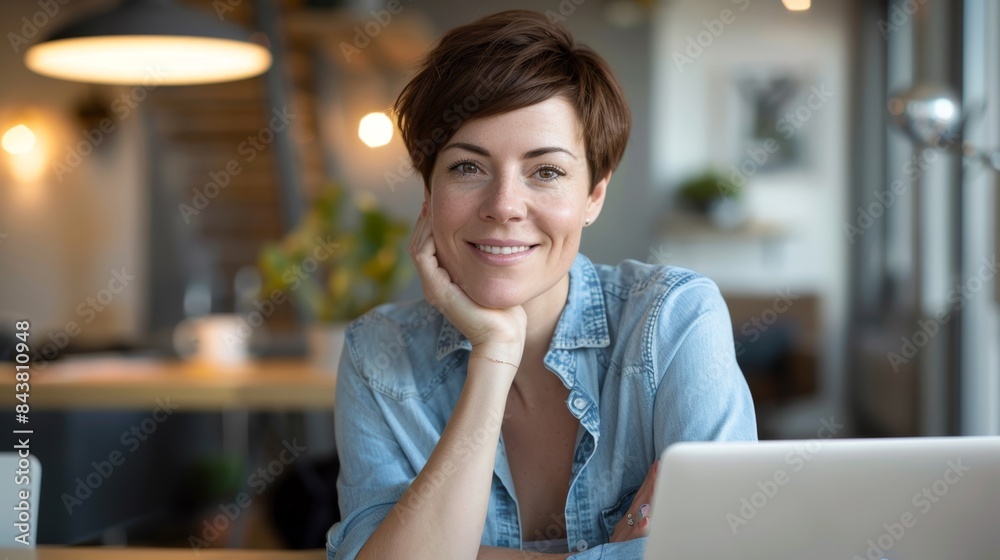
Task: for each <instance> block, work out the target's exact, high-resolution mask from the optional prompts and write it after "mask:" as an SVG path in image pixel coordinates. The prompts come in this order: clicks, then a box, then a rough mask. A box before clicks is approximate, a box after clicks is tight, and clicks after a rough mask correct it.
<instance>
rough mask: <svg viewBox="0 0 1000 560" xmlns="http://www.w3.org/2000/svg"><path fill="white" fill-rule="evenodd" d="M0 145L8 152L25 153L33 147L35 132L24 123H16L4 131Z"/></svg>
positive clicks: (14, 153)
mask: <svg viewBox="0 0 1000 560" xmlns="http://www.w3.org/2000/svg"><path fill="white" fill-rule="evenodd" d="M0 145H2V146H3V149H4V150H5V151H6V152H7V153H8V154H13V155H19V154H26V153H28V152H30V151H31V149H32V148H34V147H35V133H34V132H32V131H31V129H30V128H28V127H27V125H25V124H16V125H14V126H12V127H10V128H9V129H7V132H4V134H3V139H2V140H0Z"/></svg>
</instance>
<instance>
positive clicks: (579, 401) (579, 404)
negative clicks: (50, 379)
mask: <svg viewBox="0 0 1000 560" xmlns="http://www.w3.org/2000/svg"><path fill="white" fill-rule="evenodd" d="M573 408H575V409H577V410H583V409H584V408H587V401H585V400H584V399H583V397H577V398H575V399H573Z"/></svg>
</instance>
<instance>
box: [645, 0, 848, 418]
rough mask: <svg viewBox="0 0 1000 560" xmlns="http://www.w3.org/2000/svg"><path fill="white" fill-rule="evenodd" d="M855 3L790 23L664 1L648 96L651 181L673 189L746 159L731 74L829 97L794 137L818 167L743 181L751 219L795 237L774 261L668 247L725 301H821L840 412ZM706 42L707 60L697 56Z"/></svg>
mask: <svg viewBox="0 0 1000 560" xmlns="http://www.w3.org/2000/svg"><path fill="white" fill-rule="evenodd" d="M851 5H852V3H850V2H827V1H817V2H814V3H813V7H812V9H811V10H810V11H808V12H806V13H792V12H789V11H787V10H785V9H784V7H783V6H782V4H781V2H779V1H777V0H774V1H767V2H765V1H762V0H732V1H730V0H704V1H697V2H695V1H685V0H673V1H665V2H661V4H660V9H659V10H658V12H657V15H656V18H655V22H654V41H655V44H654V56H653V68H654V70H653V88H654V91H656V92H658V93H657V94H656V95H655V96H654V103H653V122H654V125H653V129H654V130H655V131H656V134H654V135H653V139H652V150H653V158H652V162H653V169H652V183H653V184H654V185H656V186H657V187H659V188H662V189H671V188H673V187H675V186H676V185H677V184H678V182H680V181H682V180H683V179H685V178H686V177H688V176H689V175H691V174H693V173H696V172H700V171H702V170H703V169H705V168H706V167H708V166H714V167H717V168H721V169H724V170H729V169H730V166H732V165H734V164H737V163H738V162H739V161H740V160H739V159H738V158H739V157H741V156H742V157H743V158H745V157H747V156H746V155H745V154H739V144H738V143H737V139H738V138H739V134H740V131H739V125H738V119H737V118H736V116H737V115H738V114H739V97H738V96H737V94H735V93H734V90H733V87H732V80H731V77H732V76H733V74H734V73H745V72H755V71H758V70H761V71H773V70H788V71H791V72H793V73H796V74H799V75H803V76H804V77H808V78H809V81H810V82H811V83H812V84H813V85H815V86H817V87H819V86H822V87H823V88H824V89H826V90H827V91H832V92H833V94H832V96H830V98H829V100H828V101H826V102H825V103H823V104H822V105H821V106H819V107H818V108H816V109H815V110H814V111H812V114H811V116H810V117H809V118H808V120H806V121H805V124H804V126H803V127H802V128H801V129H799V130H797V131H796V132H795V134H796V135H797V136H798V135H802V137H803V141H805V142H806V153H807V160H808V161H810V162H811V164H810V165H811V168H808V169H805V170H801V171H783V172H780V173H777V172H774V173H757V174H755V175H754V176H753V177H751V178H750V180H749V181H748V183H747V188H746V190H745V195H746V204H747V208H748V211H749V215H750V216H751V217H752V218H753V219H755V220H760V221H764V222H768V223H773V224H778V225H780V226H781V227H782V228H783V229H785V230H787V232H788V237H787V240H786V241H785V242H783V243H782V244H781V245H779V246H778V247H777V249H778V250H777V251H776V252H772V253H766V252H764V251H762V250H761V249H762V248H761V247H760V246H759V244H755V243H753V242H749V243H747V242H740V243H717V244H705V243H699V244H686V243H669V244H668V246H667V248H666V249H667V250H668V251H669V252H670V253H671V257H670V260H671V261H672V262H676V263H678V264H681V265H685V266H691V267H692V268H695V269H696V270H699V271H700V272H702V273H704V274H706V275H708V276H709V277H711V278H713V279H714V280H715V281H716V282H717V283H718V284H719V285H720V287H722V289H723V290H725V291H728V292H732V293H748V294H772V293H773V292H774V291H775V290H778V289H785V288H789V289H791V290H792V292H793V293H806V292H810V293H816V294H818V295H819V296H820V297H821V298H822V302H823V304H822V305H823V308H822V311H823V313H822V329H823V332H822V335H821V340H822V345H821V346H822V348H821V351H822V364H821V365H822V377H823V380H822V396H823V398H824V400H826V401H828V402H829V403H833V405H834V406H836V405H839V403H841V402H842V387H841V384H842V371H841V370H842V359H841V356H842V353H843V348H844V335H843V330H844V328H845V327H844V325H845V320H846V306H847V294H846V291H847V287H848V271H847V265H848V260H847V255H848V243H847V237H846V235H845V233H844V230H843V224H844V221H845V218H846V217H847V216H848V215H849V214H850V212H849V211H848V207H847V203H848V177H849V168H848V165H849V161H848V156H849V152H848V140H849V138H848V134H849V130H848V123H849V114H848V108H849V97H850V87H851V82H850V80H851V75H850V69H849V67H848V48H849V41H850V40H851V37H850V36H849V35H848V33H849V31H848V30H849V20H848V16H849V11H850V9H851ZM723 10H729V11H730V14H729V15H726V16H725V18H724V19H727V20H729V21H731V23H728V24H725V23H723V24H722V25H721V30H720V26H719V25H718V24H716V23H714V22H713V21H712V20H719V22H720V23H721V20H722V19H723V17H722V16H723ZM706 22H708V23H707V24H706ZM713 28H714V29H715V30H716V32H715V33H714V34H713V33H712V29H713ZM703 32H707V33H708V34H707V35H706V34H705V33H703ZM699 33H701V37H700V39H701V44H700V45H698V47H699V48H700V49H701V52H700V53H699V50H698V48H696V47H691V42H692V41H693V42H695V43H696V44H697V42H698V40H699ZM706 44H707V46H704V45H706ZM688 49H690V50H688ZM692 53H693V54H695V55H696V56H693V57H692V56H690V54H692ZM678 55H680V56H685V57H688V58H690V64H688V63H686V62H687V61H686V60H685V61H684V62H679V61H678V60H679V59H678ZM814 106H815V104H814ZM727 175H728V171H727ZM768 255H770V258H767V256H768Z"/></svg>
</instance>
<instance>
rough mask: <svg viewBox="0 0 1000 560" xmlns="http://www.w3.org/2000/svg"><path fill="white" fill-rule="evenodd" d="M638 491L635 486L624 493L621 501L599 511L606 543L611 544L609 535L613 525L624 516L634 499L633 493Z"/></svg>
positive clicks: (613, 527) (612, 530)
mask: <svg viewBox="0 0 1000 560" xmlns="http://www.w3.org/2000/svg"><path fill="white" fill-rule="evenodd" d="M638 491H639V487H638V486H636V487H635V488H633V489H632V490H629V491H628V492H625V494H624V495H623V496H622V497H621V499H620V500H618V503H616V504H615V505H613V506H611V507H609V508H608V509H605V510H602V511H601V518H602V519H603V520H604V533H605V536H607V539H608V540H607V541H606V542H611V534H612V533H613V532H614V530H615V525H617V524H618V521H619V520H621V518H622V517H624V516H625V512H626V511H628V508H629V506H631V505H632V499H633V498H635V493H636V492H638Z"/></svg>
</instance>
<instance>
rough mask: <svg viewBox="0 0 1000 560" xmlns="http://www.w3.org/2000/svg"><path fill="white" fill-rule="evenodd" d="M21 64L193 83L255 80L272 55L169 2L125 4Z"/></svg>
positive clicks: (53, 72) (112, 80)
mask: <svg viewBox="0 0 1000 560" xmlns="http://www.w3.org/2000/svg"><path fill="white" fill-rule="evenodd" d="M24 62H25V65H26V66H27V67H28V68H29V69H31V70H32V71H34V72H37V73H38V74H42V75H45V76H49V77H53V78H59V79H64V80H72V81H80V82H92V83H103V84H119V85H133V84H136V85H137V84H145V85H148V84H150V83H154V84H157V85H190V84H206V83H214V82H226V81H232V80H239V79H243V78H249V77H252V76H257V75H259V74H261V73H263V72H266V71H267V69H268V68H270V66H271V53H270V51H269V50H268V49H267V48H265V47H263V46H261V45H258V44H256V43H254V42H252V41H250V36H249V33H248V32H246V31H245V30H243V29H241V28H240V27H237V26H235V25H232V24H229V23H225V22H222V21H217V20H215V19H213V18H212V17H211V16H209V15H207V14H205V13H203V12H200V11H198V10H193V9H190V8H185V7H181V6H177V5H175V4H174V3H173V2H172V1H171V0H125V1H124V2H123V3H122V4H121V5H120V6H118V7H117V8H114V9H112V10H110V11H107V12H104V13H100V14H97V15H95V16H92V17H89V18H87V19H84V20H82V21H80V22H77V23H75V24H72V25H70V26H69V27H66V28H64V29H62V30H60V31H57V32H56V33H55V34H53V35H52V36H51V37H49V38H48V39H46V40H45V41H42V42H40V43H38V44H36V45H34V46H32V47H31V48H29V49H28V51H27V52H26V53H25V57H24Z"/></svg>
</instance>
